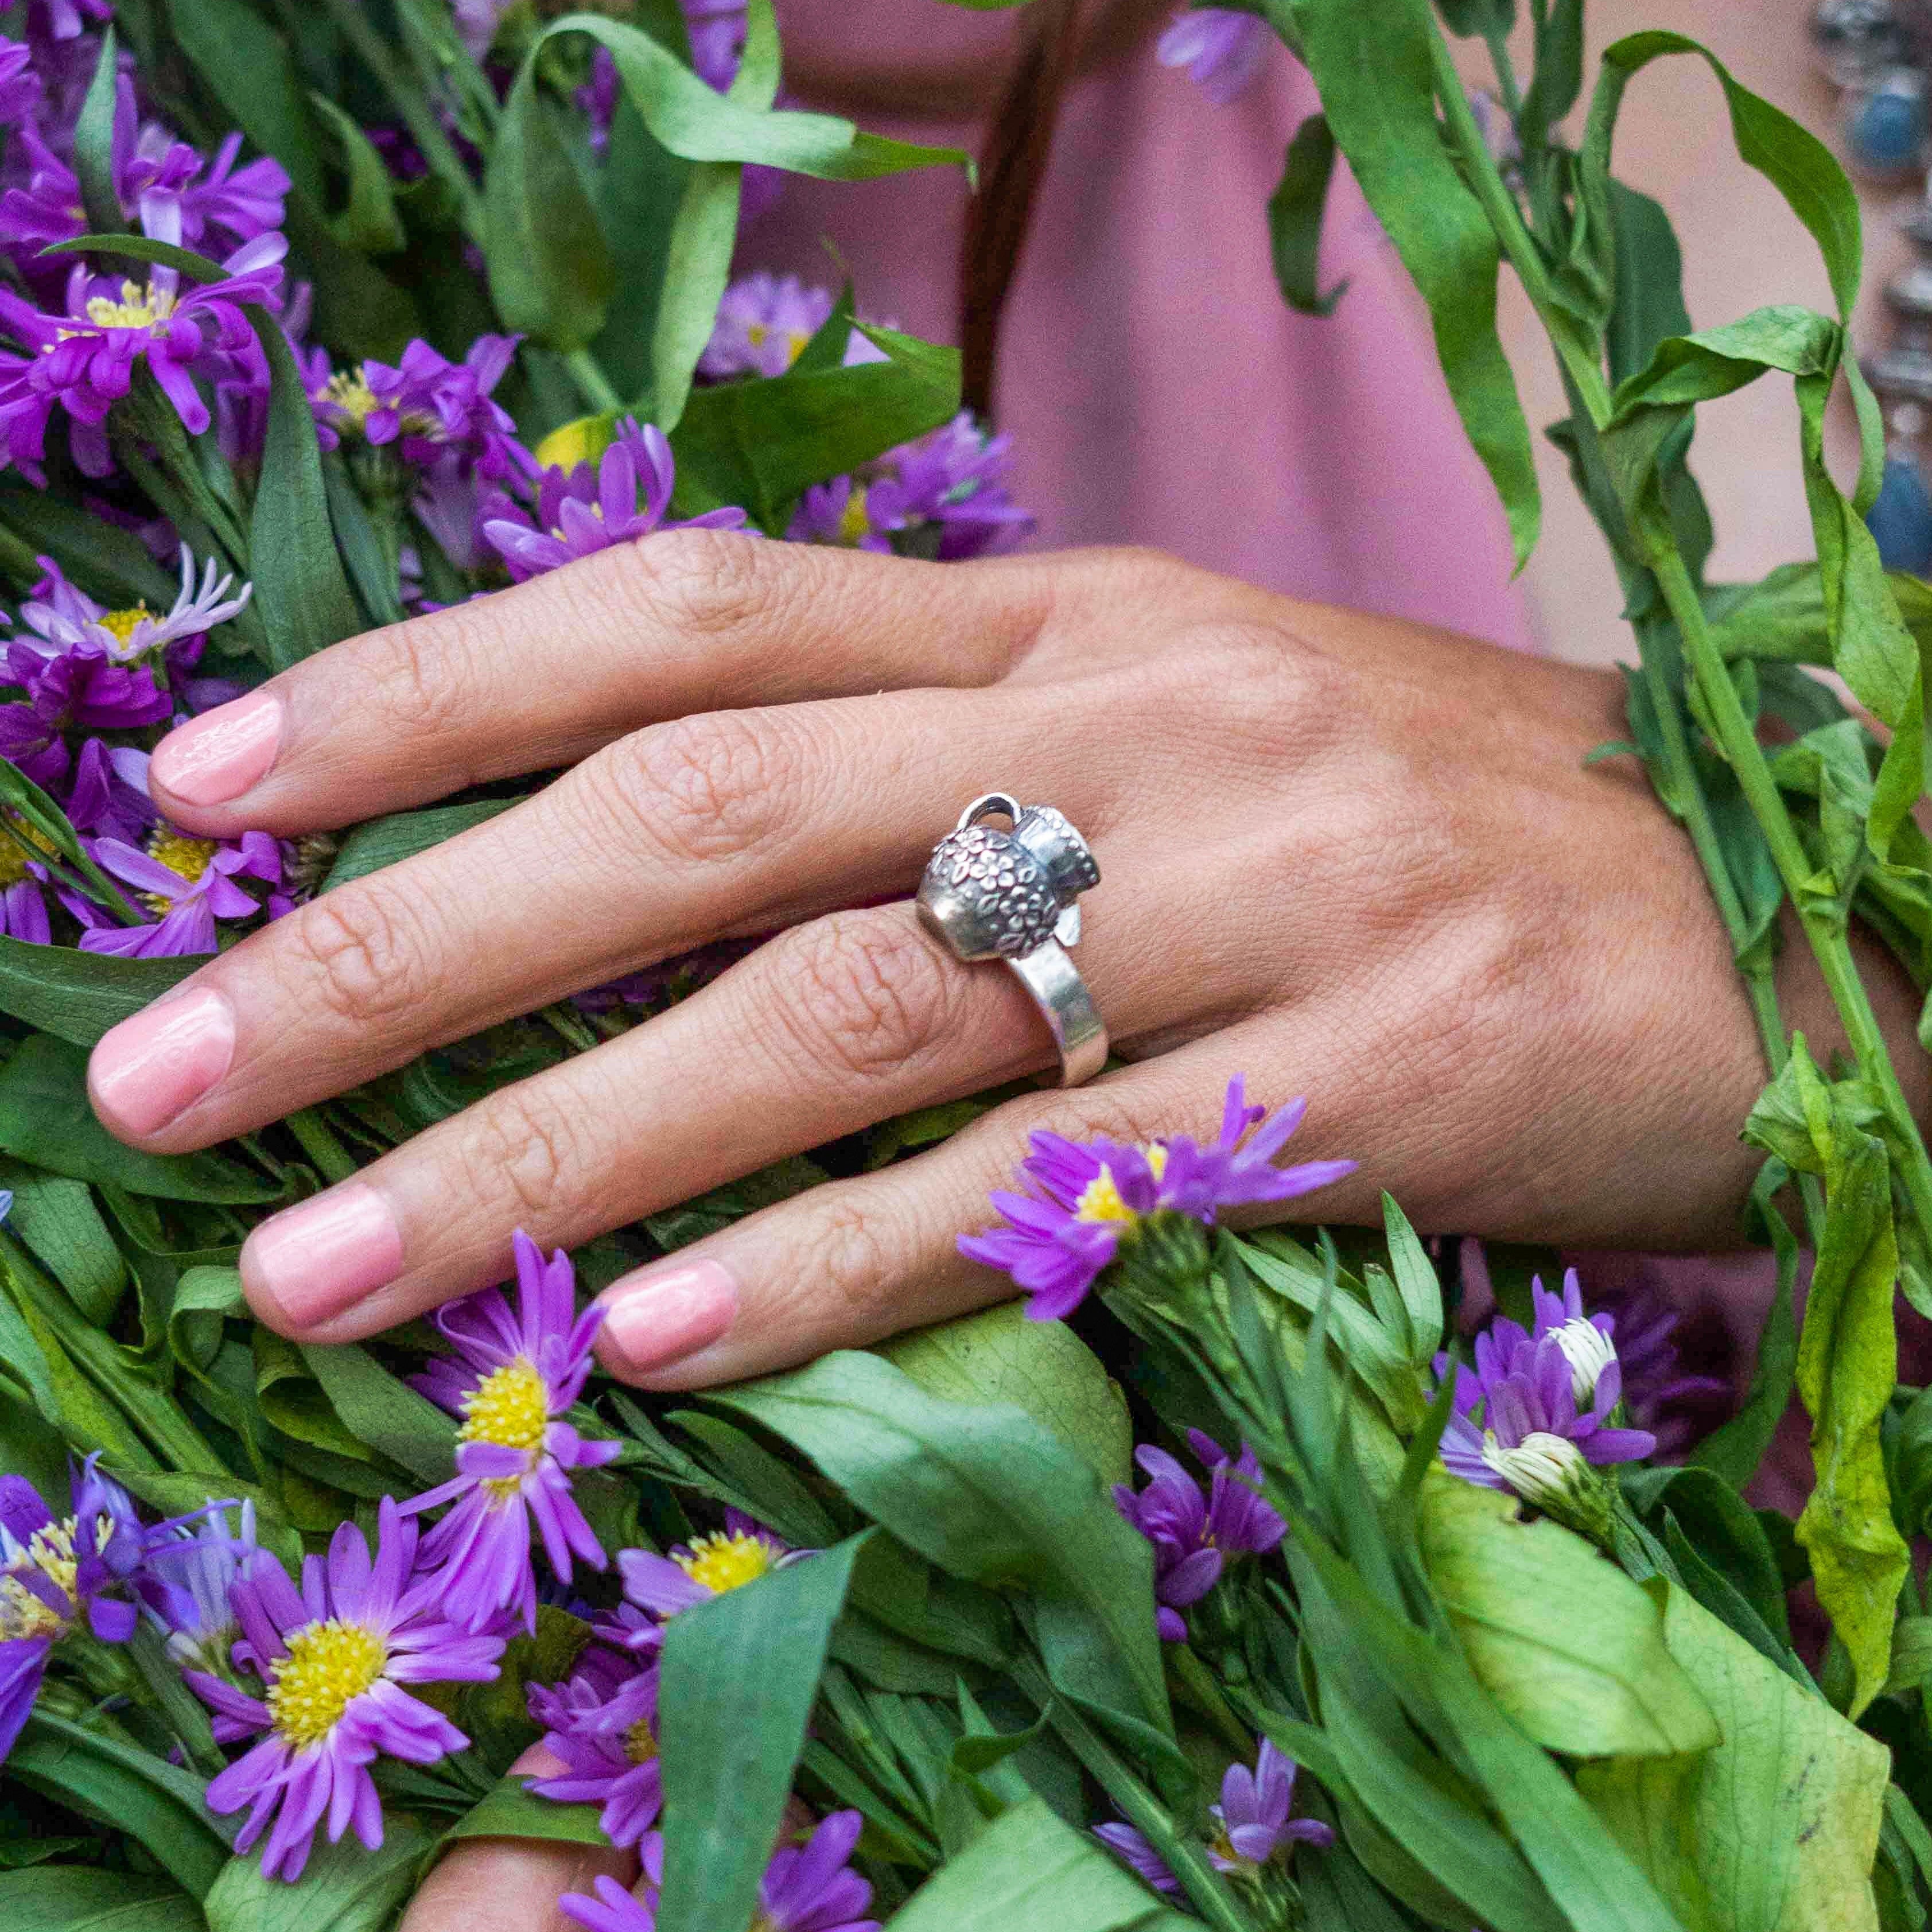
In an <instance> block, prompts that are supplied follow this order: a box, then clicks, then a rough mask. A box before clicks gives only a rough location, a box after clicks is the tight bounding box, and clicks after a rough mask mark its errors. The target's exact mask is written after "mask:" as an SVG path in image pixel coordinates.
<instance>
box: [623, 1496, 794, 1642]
mask: <svg viewBox="0 0 1932 1932" xmlns="http://www.w3.org/2000/svg"><path fill="white" fill-rule="evenodd" d="M808 1554H810V1553H809V1552H808V1551H805V1550H793V1548H792V1547H791V1545H790V1544H788V1543H786V1542H784V1541H782V1540H781V1538H778V1536H776V1535H774V1534H773V1533H772V1532H771V1531H770V1530H769V1529H766V1527H765V1526H764V1525H763V1523H760V1522H758V1521H757V1520H756V1519H755V1518H754V1517H748V1516H747V1515H745V1513H744V1512H743V1511H742V1510H735V1509H727V1511H725V1512H724V1528H723V1529H714V1530H712V1532H710V1534H709V1535H706V1536H697V1537H693V1538H691V1541H690V1542H688V1543H680V1544H676V1546H675V1547H673V1549H672V1550H671V1553H670V1555H669V1556H656V1555H655V1554H653V1553H652V1552H651V1551H649V1550H619V1551H618V1553H617V1571H618V1574H619V1575H620V1576H621V1577H622V1578H623V1580H624V1595H625V1596H626V1597H628V1598H629V1599H630V1600H631V1602H632V1603H634V1604H637V1606H638V1607H640V1608H641V1609H643V1610H648V1611H649V1612H650V1613H651V1614H652V1616H655V1617H656V1618H658V1619H659V1620H660V1621H662V1619H664V1618H666V1617H674V1616H676V1614H677V1613H678V1612H679V1610H689V1609H690V1608H691V1605H692V1604H702V1603H706V1602H708V1601H709V1600H710V1599H711V1598H713V1597H721V1596H722V1595H724V1592H726V1591H727V1590H736V1589H742V1587H743V1586H745V1584H747V1583H756V1582H757V1580H758V1579H759V1578H760V1577H762V1576H763V1575H764V1574H765V1573H766V1571H770V1570H775V1569H777V1568H778V1567H779V1566H780V1565H781V1564H784V1563H787V1562H790V1561H792V1560H793V1559H796V1558H797V1557H799V1556H806V1555H808Z"/></svg>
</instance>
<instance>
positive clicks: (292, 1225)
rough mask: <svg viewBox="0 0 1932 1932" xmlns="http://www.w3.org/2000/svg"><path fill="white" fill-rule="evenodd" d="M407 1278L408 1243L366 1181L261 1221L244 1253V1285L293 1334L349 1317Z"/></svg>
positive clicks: (348, 1184) (253, 1299)
mask: <svg viewBox="0 0 1932 1932" xmlns="http://www.w3.org/2000/svg"><path fill="white" fill-rule="evenodd" d="M402 1271H403V1237H402V1235H401V1231H400V1230H399V1229H398V1228H397V1226H396V1217H395V1215H394V1214H392V1213H391V1212H390V1211H389V1203H388V1202H386V1201H385V1200H384V1199H383V1197H382V1196H380V1194H378V1193H377V1192H376V1190H374V1188H373V1187H371V1186H370V1185H369V1184H368V1182H367V1181H344V1183H343V1184H342V1185H341V1187H332V1188H331V1189H330V1190H329V1192H328V1193H326V1194H318V1195H317V1196H316V1197H315V1199H314V1200H313V1201H305V1202H302V1205H300V1206H299V1207H298V1208H286V1209H284V1211H283V1212H282V1213H281V1214H278V1215H276V1216H275V1217H274V1218H273V1219H272V1220H267V1221H264V1222H263V1223H262V1225H261V1226H260V1227H259V1228H257V1229H256V1230H255V1232H254V1233H253V1234H252V1235H250V1236H249V1237H248V1241H247V1243H246V1244H245V1246H244V1247H243V1248H242V1285H243V1286H244V1287H245V1288H246V1289H247V1290H248V1297H249V1300H250V1301H251V1302H253V1303H254V1304H255V1306H256V1312H257V1313H258V1314H259V1313H261V1307H260V1304H261V1302H262V1301H263V1300H266V1301H269V1302H271V1303H272V1304H274V1306H275V1309H276V1310H278V1313H279V1314H280V1315H281V1318H282V1320H283V1321H284V1322H286V1323H287V1325H288V1326H289V1327H290V1328H314V1327H315V1326H317V1324H319V1323H320V1322H328V1321H331V1320H332V1319H334V1318H335V1316H338V1315H341V1314H344V1313H347V1311H348V1310H350V1309H351V1308H353V1307H354V1306H355V1305H356V1303H357V1302H359V1301H361V1300H362V1298H363V1297H364V1296H365V1295H373V1294H374V1292H376V1290H377V1289H379V1288H386V1287H387V1286H389V1283H391V1282H392V1281H394V1280H395V1278H396V1277H397V1276H398V1275H399V1274H401V1273H402Z"/></svg>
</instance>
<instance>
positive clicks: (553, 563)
mask: <svg viewBox="0 0 1932 1932" xmlns="http://www.w3.org/2000/svg"><path fill="white" fill-rule="evenodd" d="M533 480H534V481H535V486H536V490H535V494H536V502H535V507H534V513H532V511H529V510H526V509H524V508H523V507H522V506H521V505H519V504H517V503H515V502H512V501H511V499H509V498H508V497H507V496H498V497H497V498H496V499H495V500H494V501H493V502H492V503H491V504H490V505H488V506H487V507H488V508H489V509H490V511H493V513H494V514H490V515H489V516H487V517H486V518H485V520H484V524H483V535H484V538H485V539H486V540H487V541H488V543H489V544H490V547H492V548H493V549H494V550H496V553H497V554H498V555H499V556H501V557H502V559H503V561H504V562H505V563H506V564H507V565H508V566H509V569H510V574H511V576H512V577H514V578H515V579H516V580H517V582H518V583H522V582H523V580H525V579H526V578H528V577H539V576H541V574H543V573H544V571H547V570H555V569H557V568H559V567H560V566H561V565H564V564H566V563H571V562H574V561H575V560H576V559H577V558H579V557H582V556H591V555H592V554H593V553H595V552H596V551H598V550H607V549H608V548H609V547H610V545H611V544H618V543H629V542H631V541H634V539H635V538H638V537H641V536H647V535H649V533H650V532H652V530H655V529H714V530H736V529H743V528H744V526H745V513H744V511H742V510H739V509H724V510H707V511H706V512H705V513H704V514H703V516H701V517H691V518H690V519H689V520H688V521H686V522H684V523H664V521H663V520H662V519H663V517H664V511H665V509H666V508H667V506H668V505H669V504H670V493H671V489H672V486H673V483H674V482H675V481H676V467H675V466H674V464H673V461H672V459H671V453H670V444H669V443H667V442H666V441H665V440H664V432H663V431H661V429H659V428H658V427H657V425H655V423H647V424H646V425H644V427H643V428H641V429H640V428H638V427H637V422H636V419H634V418H633V417H630V416H626V417H625V419H623V421H622V422H620V423H619V424H618V425H617V431H616V436H615V437H614V438H613V440H612V442H611V444H610V448H609V449H607V450H605V451H604V453H603V455H601V457H600V458H598V463H597V468H596V470H595V473H594V474H593V473H592V470H591V468H590V466H589V463H578V464H577V466H576V467H575V468H574V469H570V470H568V471H565V470H563V469H558V468H556V467H550V468H545V469H539V470H538V471H537V472H536V475H535V478H534V479H533Z"/></svg>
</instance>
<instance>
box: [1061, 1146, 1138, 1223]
mask: <svg viewBox="0 0 1932 1932" xmlns="http://www.w3.org/2000/svg"><path fill="white" fill-rule="evenodd" d="M1073 1218H1074V1220H1076V1221H1119V1222H1122V1223H1127V1222H1132V1221H1137V1220H1139V1219H1140V1217H1139V1215H1137V1214H1136V1213H1135V1212H1134V1211H1133V1209H1132V1208H1130V1207H1129V1206H1128V1205H1127V1203H1126V1202H1124V1200H1122V1199H1121V1190H1120V1189H1119V1187H1118V1186H1116V1185H1115V1181H1114V1174H1113V1170H1112V1169H1111V1168H1110V1167H1109V1166H1107V1165H1106V1163H1105V1162H1104V1161H1103V1163H1101V1166H1100V1172H1099V1173H1098V1174H1097V1175H1094V1178H1093V1179H1092V1180H1091V1181H1088V1184H1087V1185H1086V1186H1085V1187H1084V1188H1083V1189H1082V1190H1081V1194H1080V1199H1079V1200H1078V1201H1077V1202H1075V1203H1074V1205H1073Z"/></svg>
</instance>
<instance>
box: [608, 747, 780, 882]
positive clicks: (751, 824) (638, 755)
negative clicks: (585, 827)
mask: <svg viewBox="0 0 1932 1932" xmlns="http://www.w3.org/2000/svg"><path fill="white" fill-rule="evenodd" d="M799 749H800V748H799V745H798V744H797V742H796V734H795V733H793V732H792V731H791V730H789V729H787V727H784V726H783V725H782V724H779V723H778V721H777V720H776V719H775V718H773V717H772V716H770V715H765V714H760V713H757V712H736V711H713V712H702V713H700V714H697V715H694V716H691V717H688V718H677V719H675V720H673V721H672V722H671V723H670V724H658V725H654V726H652V727H651V728H650V729H649V730H646V731H642V732H640V733H638V734H637V736H636V737H634V738H633V739H630V740H628V742H626V743H625V744H624V745H620V746H618V747H617V748H616V750H615V751H614V753H613V754H612V755H611V756H610V757H609V758H608V760H607V762H606V763H604V766H603V768H602V769H601V770H599V771H595V772H592V773H590V774H589V778H590V782H591V784H592V786H593V787H598V788H601V789H606V790H607V792H608V794H609V797H610V802H612V803H613V804H614V805H616V808H617V809H618V811H619V813H620V814H621V815H622V818H623V820H624V821H625V827H626V829H627V830H628V832H629V833H630V834H631V835H637V834H638V833H641V834H642V835H643V837H644V838H646V840H648V841H649V843H650V844H652V846H653V847H655V848H657V850H659V851H660V852H661V853H664V855H665V856H667V857H669V858H670V859H672V860H673V862H677V863H682V864H689V863H701V862H704V861H706V860H710V859H730V858H735V857H736V856H738V855H739V853H743V852H745V851H746V850H749V849H750V848H751V847H753V846H754V845H756V844H757V843H758V842H759V841H760V840H761V839H762V838H763V837H764V836H765V835H766V833H767V832H769V830H770V829H772V825H773V824H774V823H775V822H776V821H777V820H780V819H781V817H783V816H784V813H785V811H786V810H787V807H788V805H789V804H790V801H791V799H792V797H793V794H794V793H795V791H796V787H797V783H798V763H799ZM593 763H595V761H593Z"/></svg>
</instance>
